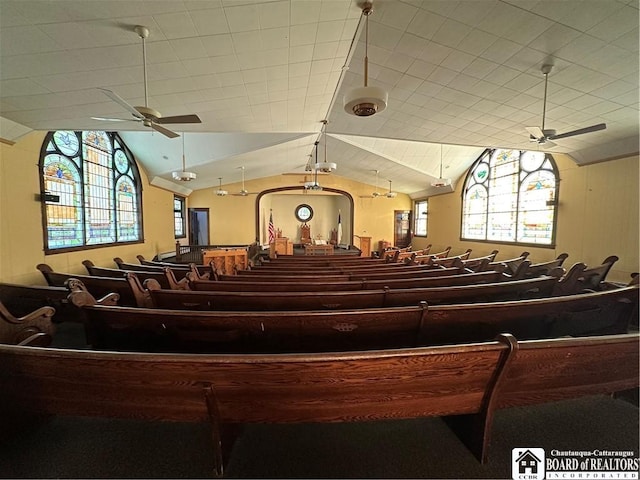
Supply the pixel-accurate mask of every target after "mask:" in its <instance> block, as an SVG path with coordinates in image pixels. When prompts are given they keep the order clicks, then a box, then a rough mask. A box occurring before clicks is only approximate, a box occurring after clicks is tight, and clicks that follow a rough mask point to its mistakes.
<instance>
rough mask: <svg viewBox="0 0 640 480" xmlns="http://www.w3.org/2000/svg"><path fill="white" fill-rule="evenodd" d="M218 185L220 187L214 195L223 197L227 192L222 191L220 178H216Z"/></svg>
mask: <svg viewBox="0 0 640 480" xmlns="http://www.w3.org/2000/svg"><path fill="white" fill-rule="evenodd" d="M218 183H219V185H220V186H219V187H218V190H216V195H217V196H219V197H224V196H225V195H226V194H227V193H229V192H227V191H226V190H223V189H222V177H218Z"/></svg>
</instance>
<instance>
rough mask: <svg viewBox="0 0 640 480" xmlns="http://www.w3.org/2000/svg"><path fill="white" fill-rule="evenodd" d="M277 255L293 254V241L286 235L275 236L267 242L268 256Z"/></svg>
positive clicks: (273, 256)
mask: <svg viewBox="0 0 640 480" xmlns="http://www.w3.org/2000/svg"><path fill="white" fill-rule="evenodd" d="M278 255H293V242H292V241H291V240H289V239H288V238H287V237H277V238H274V239H273V242H271V243H270V244H269V257H270V258H276V257H277V256H278Z"/></svg>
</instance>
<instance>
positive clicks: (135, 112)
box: [91, 25, 202, 138]
mask: <svg viewBox="0 0 640 480" xmlns="http://www.w3.org/2000/svg"><path fill="white" fill-rule="evenodd" d="M133 30H134V31H135V32H136V33H137V34H138V36H139V37H140V38H141V39H142V68H143V72H144V107H141V106H137V107H134V106H132V105H130V104H129V103H127V101H125V100H124V99H123V98H122V97H121V96H120V95H118V94H117V93H115V92H113V91H111V90H108V89H106V88H98V90H102V92H103V93H104V94H105V95H106V96H107V97H109V98H110V99H111V100H113V101H114V102H116V103H117V104H119V105H121V106H122V107H124V108H125V109H126V110H127V111H129V112H130V113H131V115H132V116H133V118H104V117H91V118H93V119H94V120H103V121H108V122H128V121H133V122H141V123H142V124H143V125H144V126H145V127H150V128H152V129H153V130H155V131H157V132H160V133H162V134H163V135H165V136H166V137H169V138H176V137H179V135H178V134H177V133H175V132H173V131H171V130H169V129H168V128H165V127H163V126H162V124H167V123H202V121H201V120H200V117H198V115H195V114H190V115H174V116H171V117H163V116H162V114H161V113H160V112H158V111H157V110H154V109H153V108H151V107H149V98H148V94H147V51H146V44H145V39H146V38H147V37H148V36H149V29H148V28H147V27H144V26H142V25H136V27H135V28H134V29H133Z"/></svg>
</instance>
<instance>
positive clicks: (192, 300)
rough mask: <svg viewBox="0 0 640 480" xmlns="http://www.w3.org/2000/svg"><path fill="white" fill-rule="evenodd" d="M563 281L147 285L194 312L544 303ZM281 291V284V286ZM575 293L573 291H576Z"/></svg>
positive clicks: (166, 303) (165, 303)
mask: <svg viewBox="0 0 640 480" xmlns="http://www.w3.org/2000/svg"><path fill="white" fill-rule="evenodd" d="M562 282H563V281H562V280H561V281H558V278H557V277H552V276H545V277H540V278H537V279H527V280H516V281H506V282H498V283H482V284H476V285H463V286H446V287H430V288H429V287H427V288H400V289H391V288H380V289H368V290H366V289H365V290H356V291H344V290H339V291H312V290H306V291H296V292H293V291H290V287H289V285H288V284H287V285H285V287H283V288H282V290H281V291H271V292H268V291H261V290H248V289H249V288H255V287H253V286H251V285H247V290H242V289H238V290H237V291H228V290H225V291H188V292H178V291H176V290H167V289H161V288H160V286H159V285H158V284H155V283H153V282H145V286H146V287H147V291H146V292H145V294H146V295H148V296H149V297H150V299H151V303H152V304H153V306H154V307H155V308H173V309H181V310H184V309H189V310H252V311H254V310H265V311H269V310H326V309H334V310H335V309H353V308H372V307H388V306H404V305H417V304H419V303H420V302H421V301H427V302H428V303H429V304H430V305H435V304H443V303H471V302H489V301H501V300H520V299H524V298H544V297H550V296H552V295H554V294H555V293H556V292H562V293H564V294H568V293H570V292H568V288H565V287H564V286H563V284H562ZM276 286H278V285H276ZM571 293H572V292H571Z"/></svg>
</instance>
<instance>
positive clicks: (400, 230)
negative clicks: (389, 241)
mask: <svg viewBox="0 0 640 480" xmlns="http://www.w3.org/2000/svg"><path fill="white" fill-rule="evenodd" d="M393 219H394V220H393V222H394V225H393V244H394V245H395V246H396V247H399V248H404V247H408V246H409V245H411V211H410V210H394V212H393Z"/></svg>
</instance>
